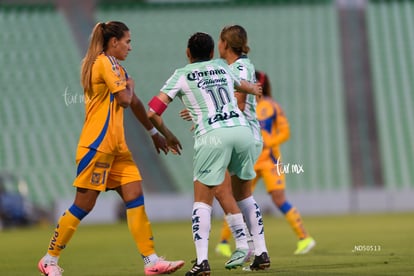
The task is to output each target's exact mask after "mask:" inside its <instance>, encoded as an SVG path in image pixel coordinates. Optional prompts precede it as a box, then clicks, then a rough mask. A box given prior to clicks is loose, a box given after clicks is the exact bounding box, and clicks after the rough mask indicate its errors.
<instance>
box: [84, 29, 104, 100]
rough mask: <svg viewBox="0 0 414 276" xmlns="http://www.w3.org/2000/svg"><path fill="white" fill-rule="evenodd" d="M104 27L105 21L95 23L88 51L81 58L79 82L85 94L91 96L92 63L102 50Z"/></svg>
mask: <svg viewBox="0 0 414 276" xmlns="http://www.w3.org/2000/svg"><path fill="white" fill-rule="evenodd" d="M104 29H105V23H98V24H96V25H95V27H94V28H93V31H92V34H91V36H90V42H89V48H88V51H87V52H86V54H85V57H84V58H83V60H82V68H81V84H82V86H83V89H84V91H85V93H87V94H88V95H87V96H91V95H90V94H91V92H92V89H91V88H92V87H91V86H92V85H91V77H92V65H93V63H94V62H95V60H96V58H97V57H98V56H99V54H100V53H102V51H103V50H104Z"/></svg>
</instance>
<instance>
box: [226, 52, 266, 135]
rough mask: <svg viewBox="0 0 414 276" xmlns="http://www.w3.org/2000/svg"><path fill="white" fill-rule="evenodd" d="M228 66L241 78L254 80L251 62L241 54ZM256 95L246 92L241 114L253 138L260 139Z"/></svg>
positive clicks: (253, 69)
mask: <svg viewBox="0 0 414 276" xmlns="http://www.w3.org/2000/svg"><path fill="white" fill-rule="evenodd" d="M230 68H231V69H232V70H233V73H234V74H236V76H238V77H239V78H240V79H241V80H246V81H248V82H251V83H255V82H256V75H255V68H254V65H253V64H252V63H251V61H250V59H249V58H248V57H247V56H245V55H243V56H241V57H239V58H238V59H237V60H236V61H235V62H234V63H232V64H230ZM256 106H257V101H256V96H255V95H251V94H248V95H247V97H246V103H245V108H244V110H243V114H244V115H245V117H246V119H247V121H248V122H249V125H250V127H251V129H252V132H253V136H254V139H255V140H257V141H262V134H261V132H260V124H259V120H257V115H256Z"/></svg>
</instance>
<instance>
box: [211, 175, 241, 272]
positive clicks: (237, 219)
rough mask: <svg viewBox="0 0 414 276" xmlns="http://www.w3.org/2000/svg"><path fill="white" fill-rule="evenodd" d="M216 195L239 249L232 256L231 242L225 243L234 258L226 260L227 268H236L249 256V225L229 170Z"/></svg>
mask: <svg viewBox="0 0 414 276" xmlns="http://www.w3.org/2000/svg"><path fill="white" fill-rule="evenodd" d="M215 197H216V199H217V201H218V202H219V203H220V205H221V207H222V209H223V211H224V213H225V214H226V215H225V221H226V226H227V225H228V226H227V227H228V228H229V229H230V233H231V234H232V236H233V238H234V240H235V245H236V251H237V252H236V254H233V255H234V256H232V254H231V250H230V246H229V244H228V243H227V244H225V243H224V244H223V245H228V247H227V248H228V250H229V251H230V256H232V258H230V260H229V261H228V262H226V265H225V266H226V268H235V267H237V266H241V265H242V264H243V263H244V261H245V260H246V259H247V258H249V246H248V243H247V236H248V234H247V227H246V224H245V222H244V218H243V215H242V213H241V211H240V209H239V207H238V206H237V203H236V200H235V199H234V197H233V193H232V189H231V177H230V174H229V172H228V171H226V177H225V180H224V182H223V183H222V184H221V185H219V186H218V187H217V188H216V194H215ZM242 255H243V258H242ZM230 256H229V257H230Z"/></svg>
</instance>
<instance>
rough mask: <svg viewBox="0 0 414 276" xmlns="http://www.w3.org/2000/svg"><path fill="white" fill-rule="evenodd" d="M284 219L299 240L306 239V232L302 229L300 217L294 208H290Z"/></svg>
mask: <svg viewBox="0 0 414 276" xmlns="http://www.w3.org/2000/svg"><path fill="white" fill-rule="evenodd" d="M285 218H286V220H287V221H288V223H289V224H290V226H291V227H292V229H293V231H294V232H295V234H296V236H297V237H298V238H299V239H304V238H307V237H308V233H307V232H306V230H305V227H303V221H302V217H301V216H300V213H299V211H298V210H296V208H295V207H292V208H291V209H290V210H289V211H288V212H287V213H286V214H285Z"/></svg>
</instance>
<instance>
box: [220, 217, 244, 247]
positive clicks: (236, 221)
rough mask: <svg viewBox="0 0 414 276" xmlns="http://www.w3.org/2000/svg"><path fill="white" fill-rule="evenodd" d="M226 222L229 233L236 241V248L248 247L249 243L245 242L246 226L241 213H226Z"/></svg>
mask: <svg viewBox="0 0 414 276" xmlns="http://www.w3.org/2000/svg"><path fill="white" fill-rule="evenodd" d="M225 218H226V221H227V224H228V225H229V227H230V230H231V233H232V234H233V238H234V241H235V243H236V248H238V249H248V248H249V245H248V244H247V233H246V231H247V228H246V224H245V223H244V219H243V215H242V214H241V213H238V214H228V215H226V217H225Z"/></svg>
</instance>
